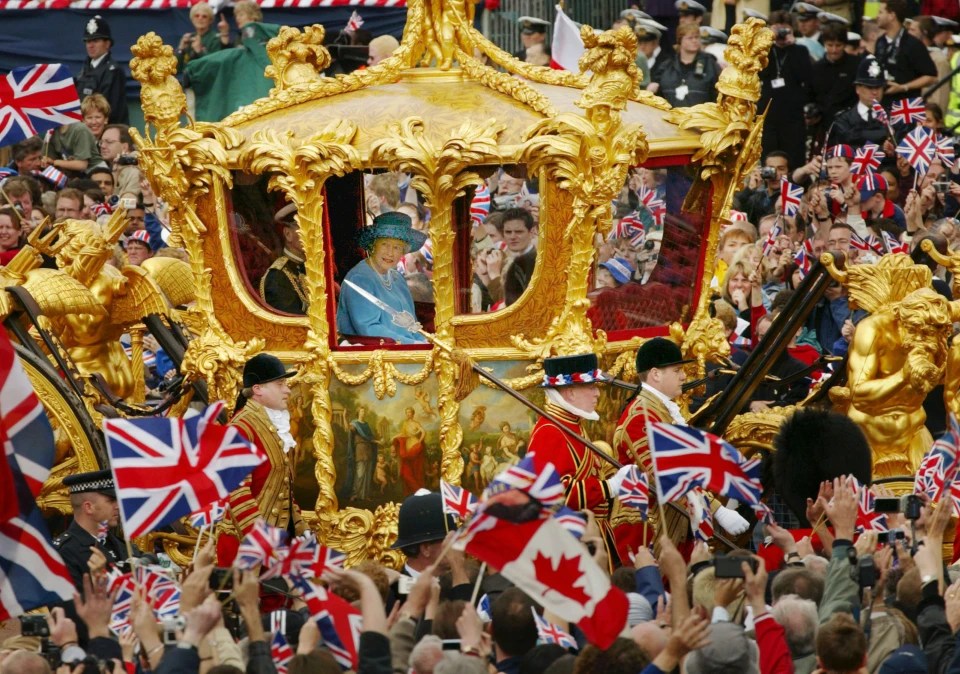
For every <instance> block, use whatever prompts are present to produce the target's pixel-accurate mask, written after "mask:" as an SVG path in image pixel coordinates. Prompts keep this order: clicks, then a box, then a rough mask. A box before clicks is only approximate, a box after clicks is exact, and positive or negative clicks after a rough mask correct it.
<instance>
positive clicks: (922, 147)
mask: <svg viewBox="0 0 960 674" xmlns="http://www.w3.org/2000/svg"><path fill="white" fill-rule="evenodd" d="M936 150H937V146H936V143H934V142H933V136H932V135H930V130H929V129H926V128H924V127H922V126H915V127H913V129H912V130H911V131H910V133H908V134H907V135H906V136H904V137H903V140H901V141H900V144H899V145H897V154H898V155H900V156H901V157H903V158H904V159H906V160H907V162H908V163H909V164H910V166H912V167H913V170H914V171H916V172H917V173H919V174H920V175H923V174H925V173H926V172H927V170H928V169H929V168H930V164H931V162H933V158H934V155H935V154H936Z"/></svg>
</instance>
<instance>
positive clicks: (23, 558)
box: [0, 335, 74, 621]
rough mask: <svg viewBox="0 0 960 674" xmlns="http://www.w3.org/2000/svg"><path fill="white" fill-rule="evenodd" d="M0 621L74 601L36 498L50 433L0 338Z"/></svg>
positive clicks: (49, 461)
mask: <svg viewBox="0 0 960 674" xmlns="http://www.w3.org/2000/svg"><path fill="white" fill-rule="evenodd" d="M0 442H2V444H3V447H4V453H5V454H6V460H5V461H3V462H0V488H2V489H3V492H2V493H3V494H4V498H2V499H0V588H2V591H0V621H2V620H8V619H9V618H13V617H16V616H18V615H21V614H22V613H24V612H25V611H29V610H31V609H34V608H37V607H38V606H45V605H47V604H53V603H56V602H59V601H62V600H69V599H70V598H71V597H73V592H74V586H73V581H72V580H71V578H70V574H69V572H68V571H67V568H66V566H65V565H64V563H63V559H61V557H60V553H58V552H57V551H56V549H55V548H54V547H53V545H52V544H51V543H50V532H49V530H48V529H47V524H46V522H45V521H44V519H43V517H42V516H41V514H40V511H39V509H38V508H37V503H36V497H37V495H38V494H39V493H40V488H41V487H42V486H43V483H44V481H45V480H46V479H47V476H49V474H50V467H51V466H52V465H53V459H54V439H53V429H52V428H51V427H50V422H49V421H48V420H47V416H46V414H44V411H43V407H42V406H41V405H40V402H39V401H38V400H37V397H36V395H34V392H33V386H32V385H31V384H30V380H29V379H27V375H26V373H25V372H24V371H23V367H22V366H21V365H20V362H19V361H18V360H17V357H16V353H15V352H14V350H13V345H12V344H11V343H10V340H9V339H7V337H6V335H0Z"/></svg>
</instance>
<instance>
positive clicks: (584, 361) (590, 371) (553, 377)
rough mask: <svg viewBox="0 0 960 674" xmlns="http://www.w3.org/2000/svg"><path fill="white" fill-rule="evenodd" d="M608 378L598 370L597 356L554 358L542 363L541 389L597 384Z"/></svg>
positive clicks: (585, 354)
mask: <svg viewBox="0 0 960 674" xmlns="http://www.w3.org/2000/svg"><path fill="white" fill-rule="evenodd" d="M609 380H610V378H609V377H608V376H607V375H605V374H604V373H603V371H602V370H601V369H600V364H599V362H598V361H597V354H595V353H584V354H580V355H577V356H556V357H554V358H546V359H544V361H543V383H542V384H540V386H541V387H543V388H559V387H561V386H573V385H574V384H597V383H602V382H607V381H609Z"/></svg>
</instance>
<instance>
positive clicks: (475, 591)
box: [470, 562, 487, 606]
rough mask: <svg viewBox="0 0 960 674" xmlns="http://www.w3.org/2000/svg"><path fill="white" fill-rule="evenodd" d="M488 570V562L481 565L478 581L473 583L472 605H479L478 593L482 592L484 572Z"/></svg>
mask: <svg viewBox="0 0 960 674" xmlns="http://www.w3.org/2000/svg"><path fill="white" fill-rule="evenodd" d="M486 570H487V563H486V562H484V563H483V564H481V565H480V571H478V572H477V582H475V583H474V584H473V594H472V595H470V605H471V606H476V605H477V595H479V594H480V583H481V582H482V581H483V574H484V573H485V572H486Z"/></svg>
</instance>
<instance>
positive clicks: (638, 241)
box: [609, 211, 647, 248]
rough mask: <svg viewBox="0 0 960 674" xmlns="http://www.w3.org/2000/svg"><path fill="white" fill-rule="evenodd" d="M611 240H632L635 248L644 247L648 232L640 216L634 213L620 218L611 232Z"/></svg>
mask: <svg viewBox="0 0 960 674" xmlns="http://www.w3.org/2000/svg"><path fill="white" fill-rule="evenodd" d="M609 238H611V239H630V245H631V246H633V247H634V248H639V247H640V246H642V245H643V242H644V241H645V240H646V238H647V232H646V229H644V227H643V223H642V222H641V221H640V214H639V213H637V211H634V212H633V213H628V214H627V215H625V216H623V217H622V218H620V220H619V221H617V224H615V225H614V226H613V229H612V230H611V231H610V237H609Z"/></svg>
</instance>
